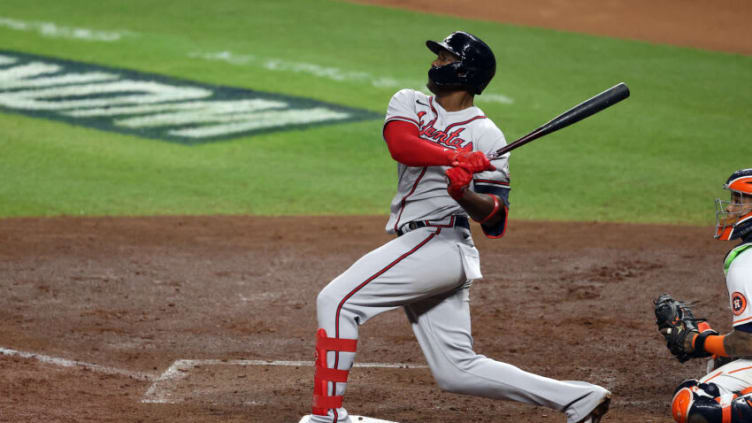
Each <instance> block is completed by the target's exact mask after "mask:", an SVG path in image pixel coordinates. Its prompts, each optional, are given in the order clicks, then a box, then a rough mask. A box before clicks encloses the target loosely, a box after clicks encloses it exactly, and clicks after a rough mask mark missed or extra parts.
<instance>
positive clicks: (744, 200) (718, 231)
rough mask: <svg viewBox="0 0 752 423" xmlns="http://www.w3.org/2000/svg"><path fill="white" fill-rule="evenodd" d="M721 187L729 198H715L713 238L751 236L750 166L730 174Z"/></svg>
mask: <svg viewBox="0 0 752 423" xmlns="http://www.w3.org/2000/svg"><path fill="white" fill-rule="evenodd" d="M723 188H724V189H727V190H729V191H731V200H730V201H724V200H721V199H716V200H715V238H716V239H721V240H731V239H736V238H747V237H750V238H752V168H750V169H741V170H737V171H736V172H734V173H733V174H731V176H729V178H728V180H726V183H725V184H724V185H723ZM745 240H746V239H745Z"/></svg>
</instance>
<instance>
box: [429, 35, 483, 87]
mask: <svg viewBox="0 0 752 423" xmlns="http://www.w3.org/2000/svg"><path fill="white" fill-rule="evenodd" d="M426 47H428V48H429V49H430V50H431V51H432V52H434V53H435V54H439V52H440V51H442V50H446V51H448V52H450V53H452V54H454V55H455V56H457V57H458V58H459V60H458V61H456V62H453V63H449V64H447V65H444V66H431V69H430V70H429V71H428V79H430V80H431V82H433V83H434V84H435V85H436V86H437V87H440V88H444V87H450V88H451V87H456V88H465V89H467V90H468V91H470V92H471V93H473V94H480V93H481V92H483V89H484V88H486V86H487V85H488V83H489V82H491V78H493V77H494V75H495V74H496V58H495V57H494V54H493V52H492V51H491V48H490V47H488V45H486V43H484V42H483V41H482V40H481V39H480V38H478V37H476V36H474V35H472V34H468V33H467V32H462V31H457V32H453V33H451V34H449V36H448V37H446V38H444V41H442V42H440V43H439V42H436V41H431V40H428V41H426Z"/></svg>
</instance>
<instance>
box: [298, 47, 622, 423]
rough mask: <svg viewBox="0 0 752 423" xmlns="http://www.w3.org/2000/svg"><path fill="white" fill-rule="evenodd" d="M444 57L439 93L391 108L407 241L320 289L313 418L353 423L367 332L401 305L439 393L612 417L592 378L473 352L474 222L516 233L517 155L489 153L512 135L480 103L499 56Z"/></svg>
mask: <svg viewBox="0 0 752 423" xmlns="http://www.w3.org/2000/svg"><path fill="white" fill-rule="evenodd" d="M426 45H427V46H428V48H429V49H430V50H431V51H432V52H434V53H435V54H436V55H437V57H436V59H435V60H434V61H433V63H432V66H431V69H430V70H429V71H428V88H429V90H430V91H431V92H432V93H433V94H434V95H433V96H428V95H425V94H423V93H420V92H418V91H414V90H410V89H405V90H401V91H399V92H397V93H396V94H395V95H394V96H393V97H392V99H391V101H390V102H389V107H388V109H387V114H386V120H385V124H384V130H383V135H384V139H385V140H386V144H387V146H388V148H389V152H390V153H391V155H392V157H393V158H394V160H396V161H397V162H398V165H397V166H398V177H399V182H398V187H397V194H396V195H395V196H394V199H393V200H392V204H391V216H390V217H389V221H388V222H387V225H386V230H387V232H388V233H391V234H394V235H396V237H395V239H393V240H392V241H390V242H388V243H387V244H385V245H383V246H381V247H379V248H377V249H376V250H374V251H371V252H370V253H368V254H366V255H365V256H363V257H362V258H360V259H359V260H358V261H356V262H355V264H353V265H352V266H351V267H350V268H349V269H347V270H346V271H345V272H344V273H342V274H341V275H339V276H338V277H337V278H336V279H334V280H333V281H331V282H330V283H329V284H328V285H327V286H326V287H325V288H324V289H323V290H322V291H321V293H319V296H318V299H317V314H318V324H319V328H320V329H319V330H318V333H317V341H316V353H317V359H316V376H315V380H314V393H313V414H312V416H311V419H310V421H312V422H320V423H324V422H328V423H331V422H350V418H349V416H348V413H347V411H346V410H345V409H344V408H343V407H342V395H343V394H344V393H345V387H346V382H347V377H348V373H349V371H350V368H351V367H352V365H353V360H354V358H355V351H356V346H357V338H358V326H359V325H361V324H363V323H365V322H366V321H368V319H370V318H372V317H374V316H376V315H377V314H380V313H383V312H385V311H388V310H392V309H395V308H397V307H403V308H404V309H405V312H406V313H407V318H408V320H409V321H410V323H411V325H412V327H413V331H414V332H415V336H416V337H417V339H418V343H419V344H420V346H421V348H422V349H423V352H424V354H425V356H426V360H427V361H428V365H429V366H430V368H431V372H432V373H433V376H434V378H435V379H436V381H437V383H438V384H439V386H440V387H441V388H442V389H444V390H446V391H450V392H455V393H460V394H468V395H478V396H483V397H489V398H496V399H508V400H515V401H521V402H525V403H528V404H535V405H541V406H545V407H549V408H552V409H554V410H559V411H562V412H564V413H566V416H567V421H568V422H569V423H575V422H587V423H593V422H598V421H600V418H601V416H602V415H603V414H605V413H606V411H607V409H608V403H609V398H610V395H611V394H610V393H609V392H608V391H607V390H606V389H604V388H601V387H600V386H596V385H592V384H590V383H585V382H562V381H557V380H553V379H548V378H545V377H542V376H538V375H534V374H531V373H527V372H524V371H522V370H520V369H518V368H517V367H514V366H512V365H509V364H505V363H501V362H498V361H494V360H491V359H489V358H486V357H484V356H482V355H478V354H476V353H475V352H474V351H473V338H472V335H471V333H470V304H469V290H470V284H471V283H472V281H473V279H478V278H480V277H481V273H480V262H479V255H478V251H477V250H476V249H475V245H474V243H473V239H472V237H471V234H470V219H473V220H475V221H477V222H479V223H480V225H481V227H482V228H483V232H484V233H485V235H486V236H488V237H489V238H500V237H501V236H503V235H504V230H505V229H506V221H507V210H508V207H509V164H508V159H509V156H508V155H505V156H502V157H501V158H499V159H497V160H494V161H493V162H492V163H491V162H489V160H488V159H487V158H486V154H488V153H491V152H494V151H496V150H497V149H499V148H501V147H503V146H504V145H505V144H506V141H505V139H504V135H503V134H502V132H501V131H500V130H499V128H497V127H496V125H494V123H493V122H491V120H490V119H488V118H487V117H486V116H485V115H484V114H483V111H482V110H480V109H479V108H478V107H475V106H474V104H473V98H474V96H475V95H476V94H480V93H481V92H482V91H483V89H484V88H485V87H486V85H488V83H489V82H490V81H491V78H493V76H494V73H495V72H496V60H495V58H494V55H493V53H492V52H491V49H490V48H489V47H488V46H487V45H486V44H485V43H484V42H483V41H481V40H480V39H478V38H477V37H475V36H473V35H470V34H468V33H465V32H455V33H452V34H450V35H449V36H448V37H447V38H446V39H444V41H442V42H435V41H427V42H426Z"/></svg>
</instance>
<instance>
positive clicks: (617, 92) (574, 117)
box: [488, 82, 629, 160]
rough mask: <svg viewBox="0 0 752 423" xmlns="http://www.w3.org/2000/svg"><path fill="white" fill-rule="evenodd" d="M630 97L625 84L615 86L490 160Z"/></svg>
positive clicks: (505, 147)
mask: <svg viewBox="0 0 752 423" xmlns="http://www.w3.org/2000/svg"><path fill="white" fill-rule="evenodd" d="M627 97H629V88H627V85H626V84H625V83H623V82H621V83H619V84H617V85H614V86H613V87H611V88H609V89H607V90H606V91H603V92H602V93H600V94H598V95H596V96H595V97H593V98H591V99H589V100H585V101H583V102H582V103H580V104H578V105H576V106H574V107H572V108H571V109H569V110H567V111H566V112H564V113H562V114H560V115H559V116H556V117H555V118H553V119H551V121H549V122H548V123H546V124H544V125H542V126H540V127H538V128H536V129H534V130H533V131H532V132H530V133H529V134H527V135H525V136H524V137H522V138H520V139H518V140H517V141H515V142H513V143H511V144H507V145H506V146H504V147H502V148H500V149H498V150H496V151H495V152H494V153H491V154H489V155H488V159H489V160H495V159H498V158H499V157H501V156H503V155H504V154H506V153H508V152H510V151H512V150H514V149H515V148H517V147H521V146H523V145H525V144H527V143H529V142H530V141H533V140H535V139H538V138H540V137H542V136H544V135H547V134H550V133H551V132H554V131H558V130H559V129H562V128H566V127H567V126H569V125H571V124H573V123H577V122H579V121H581V120H582V119H585V118H586V117H588V116H590V115H593V114H595V113H598V112H600V111H601V110H603V109H605V108H606V107H610V106H612V105H614V104H616V103H618V102H620V101H622V100H624V99H625V98H627Z"/></svg>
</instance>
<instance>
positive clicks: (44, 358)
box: [0, 347, 156, 381]
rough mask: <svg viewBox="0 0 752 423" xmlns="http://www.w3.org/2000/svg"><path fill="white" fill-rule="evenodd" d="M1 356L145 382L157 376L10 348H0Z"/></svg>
mask: <svg viewBox="0 0 752 423" xmlns="http://www.w3.org/2000/svg"><path fill="white" fill-rule="evenodd" d="M0 354H2V355H7V356H11V357H22V358H29V359H34V360H37V361H40V362H42V363H46V364H53V365H55V366H61V367H80V368H82V369H86V370H91V371H93V372H97V373H104V374H108V375H120V376H127V377H130V378H133V379H138V380H144V381H153V380H154V379H155V378H156V375H153V374H149V373H142V372H134V371H130V370H124V369H118V368H115V367H108V366H102V365H99V364H93V363H87V362H84V361H78V360H68V359H65V358H60V357H52V356H49V355H44V354H37V353H32V352H25V351H18V350H13V349H10V348H3V347H0Z"/></svg>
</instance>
